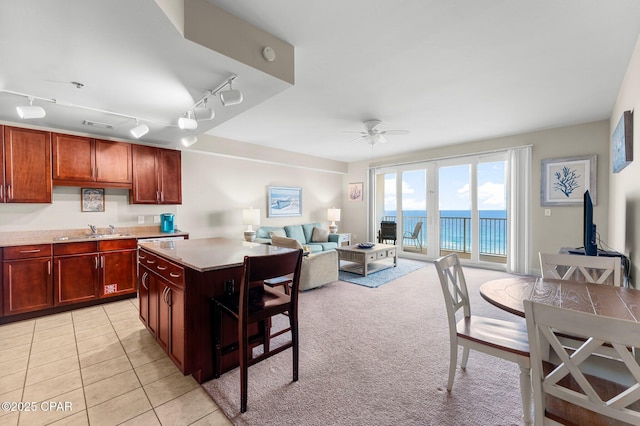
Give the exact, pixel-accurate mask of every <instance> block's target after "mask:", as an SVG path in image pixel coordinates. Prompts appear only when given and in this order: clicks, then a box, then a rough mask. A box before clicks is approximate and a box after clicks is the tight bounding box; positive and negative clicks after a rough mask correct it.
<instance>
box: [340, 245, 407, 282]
mask: <svg viewBox="0 0 640 426" xmlns="http://www.w3.org/2000/svg"><path fill="white" fill-rule="evenodd" d="M336 251H337V252H338V264H339V267H340V269H341V270H342V271H348V272H353V273H355V274H360V275H364V276H365V277H366V276H367V274H369V273H373V272H377V271H381V270H383V269H387V268H391V267H396V266H397V265H398V251H397V247H396V246H394V245H392V244H376V245H374V246H373V247H372V248H368V249H365V248H359V247H358V245H357V244H356V245H351V246H345V247H338V248H337V249H336ZM386 259H393V263H390V262H388V261H385V260H386ZM342 261H345V262H348V263H346V264H344V265H343V264H342Z"/></svg>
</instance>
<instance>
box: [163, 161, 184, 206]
mask: <svg viewBox="0 0 640 426" xmlns="http://www.w3.org/2000/svg"><path fill="white" fill-rule="evenodd" d="M158 152H159V163H160V176H159V178H160V204H182V156H181V154H182V153H181V152H180V151H172V150H168V149H159V150H158Z"/></svg>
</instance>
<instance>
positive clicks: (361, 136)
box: [346, 135, 367, 143]
mask: <svg viewBox="0 0 640 426" xmlns="http://www.w3.org/2000/svg"><path fill="white" fill-rule="evenodd" d="M366 137H367V135H360V136H356V137H355V138H353V139H349V140H348V141H347V142H346V143H351V142H355V141H359V140H360V139H363V138H366Z"/></svg>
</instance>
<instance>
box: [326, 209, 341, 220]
mask: <svg viewBox="0 0 640 426" xmlns="http://www.w3.org/2000/svg"><path fill="white" fill-rule="evenodd" d="M327 220H330V221H332V222H336V221H337V222H340V209H336V208H335V207H334V208H332V209H329V210H328V211H327Z"/></svg>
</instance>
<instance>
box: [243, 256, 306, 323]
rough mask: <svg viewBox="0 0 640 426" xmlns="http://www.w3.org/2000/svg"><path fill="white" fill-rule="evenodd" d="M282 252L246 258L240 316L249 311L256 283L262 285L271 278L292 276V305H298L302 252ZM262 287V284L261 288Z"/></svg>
mask: <svg viewBox="0 0 640 426" xmlns="http://www.w3.org/2000/svg"><path fill="white" fill-rule="evenodd" d="M281 250H282V253H276V254H269V255H265V256H245V257H244V268H243V274H242V283H241V285H240V307H239V308H240V316H242V309H245V310H246V309H248V304H249V293H250V289H251V288H252V287H253V286H255V285H256V283H262V282H264V280H268V279H271V278H276V277H283V276H286V275H291V277H292V283H291V303H292V304H294V305H295V304H297V300H298V288H299V286H300V267H301V265H302V250H301V249H298V250H289V249H281ZM261 286H262V285H261V284H260V285H259V287H261Z"/></svg>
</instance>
